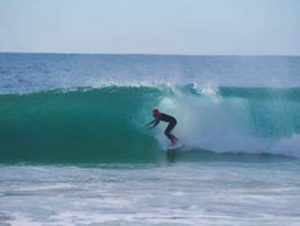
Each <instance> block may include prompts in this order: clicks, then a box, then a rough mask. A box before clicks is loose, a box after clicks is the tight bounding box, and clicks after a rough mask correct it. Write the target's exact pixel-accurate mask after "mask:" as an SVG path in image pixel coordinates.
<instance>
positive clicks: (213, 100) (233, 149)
mask: <svg viewBox="0 0 300 226" xmlns="http://www.w3.org/2000/svg"><path fill="white" fill-rule="evenodd" d="M153 108H158V109H160V110H161V111H162V112H165V113H168V114H171V115H173V116H174V117H176V119H177V122H178V124H177V126H176V128H175V129H174V134H175V135H176V136H177V137H179V139H180V143H181V144H182V146H181V147H180V148H176V149H174V150H171V151H170V150H169V151H168V150H167V149H168V146H169V141H168V140H167V138H166V137H165V135H164V129H165V127H166V124H164V123H163V122H161V123H160V124H159V125H158V126H157V127H156V128H155V129H153V130H151V131H149V130H147V129H146V126H145V124H146V123H148V122H149V121H151V120H152V116H151V110H152V109H153ZM299 172H300V57H297V56H293V57H292V56H291V57H290V56H175V55H109V54H102V55H101V54H95V55H93V54H21V53H1V54H0V225H12V226H19V225H21V226H23V225H24V226H27V225H28V226H31V225H33V226H36V225H43V226H56V225H89V226H91V225H105V226H112V225H113V226H121V225H122V226H123V225H126V226H128V225H130V226H136V225H143V226H146V225H158V226H171V225H172V226H179V225H180V226H181V225H182V226H188V225H189V226H192V225H193V226H199V225H209V226H210V225H215V226H222V225H228V226H229V225H230V226H232V225H247V226H252V225H253V226H257V225H259V226H275V225H278V226H282V225H292V226H297V225H299V224H300V223H299V222H300V174H299Z"/></svg>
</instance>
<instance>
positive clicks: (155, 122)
mask: <svg viewBox="0 0 300 226" xmlns="http://www.w3.org/2000/svg"><path fill="white" fill-rule="evenodd" d="M159 122H160V120H159V119H158V118H157V119H154V120H153V121H151V122H149V123H148V125H149V126H150V125H152V124H153V125H152V126H151V128H154V127H155V126H157V124H158V123H159Z"/></svg>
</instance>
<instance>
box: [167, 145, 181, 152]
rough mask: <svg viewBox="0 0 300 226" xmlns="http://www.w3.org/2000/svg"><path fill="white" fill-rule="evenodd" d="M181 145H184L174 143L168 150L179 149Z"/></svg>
mask: <svg viewBox="0 0 300 226" xmlns="http://www.w3.org/2000/svg"><path fill="white" fill-rule="evenodd" d="M181 147H183V145H182V144H175V145H172V146H169V147H167V150H168V151H169V150H176V149H179V148H181Z"/></svg>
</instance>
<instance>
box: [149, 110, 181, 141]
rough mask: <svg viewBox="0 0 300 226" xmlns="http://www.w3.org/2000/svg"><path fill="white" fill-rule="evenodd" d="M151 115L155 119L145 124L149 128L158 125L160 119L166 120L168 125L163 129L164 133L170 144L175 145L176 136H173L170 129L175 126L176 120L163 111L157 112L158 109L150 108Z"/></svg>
mask: <svg viewBox="0 0 300 226" xmlns="http://www.w3.org/2000/svg"><path fill="white" fill-rule="evenodd" d="M152 116H153V117H154V118H155V119H154V120H153V121H152V122H150V123H148V124H147V125H148V126H149V129H153V128H154V127H155V126H157V125H158V123H159V122H160V121H163V122H168V123H169V125H168V126H167V128H166V130H165V135H166V136H167V137H168V138H169V139H170V141H171V143H172V145H176V143H177V141H178V138H177V137H175V136H174V135H173V134H171V131H172V129H174V127H175V126H176V123H177V120H176V119H175V118H174V117H173V116H171V115H167V114H165V113H162V112H159V110H158V109H153V110H152ZM152 124H153V125H152Z"/></svg>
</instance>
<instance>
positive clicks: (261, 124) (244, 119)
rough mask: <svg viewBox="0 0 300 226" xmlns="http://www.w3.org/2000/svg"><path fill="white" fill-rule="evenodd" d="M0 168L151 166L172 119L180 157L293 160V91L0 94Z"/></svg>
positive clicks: (297, 97)
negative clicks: (190, 153) (161, 117)
mask: <svg viewBox="0 0 300 226" xmlns="http://www.w3.org/2000/svg"><path fill="white" fill-rule="evenodd" d="M0 102H1V107H0V124H1V128H0V153H1V157H0V162H6V161H29V162H104V163H105V162H155V161H157V160H158V159H160V158H161V156H162V150H164V149H165V147H166V146H167V145H168V140H167V139H166V138H165V136H164V135H163V130H164V127H165V126H164V125H163V123H161V125H159V126H158V128H157V129H155V130H153V131H147V130H146V129H145V124H146V123H147V122H148V121H150V120H152V118H151V109H152V108H154V107H156V108H159V109H161V111H163V112H167V113H169V114H172V115H174V116H175V117H176V118H177V120H178V125H177V127H176V128H175V130H174V133H175V134H176V135H177V136H179V138H180V140H181V142H182V143H183V144H184V146H185V149H187V150H195V149H197V150H203V149H205V150H213V151H214V152H218V153H232V152H237V153H250V154H261V153H265V154H267V153H269V154H275V155H286V156H292V157H297V158H299V157H300V148H299V147H300V145H299V144H300V114H299V112H300V88H286V89H279V88H278V89H272V88H238V87H209V86H204V87H201V86H199V85H198V84H189V85H185V86H171V85H170V86H155V85H153V86H142V85H140V86H130V85H129V86H115V85H108V86H102V87H101V88H77V89H72V90H63V89H59V90H52V91H45V92H38V93H31V94H25V95H20V94H7V95H0Z"/></svg>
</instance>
